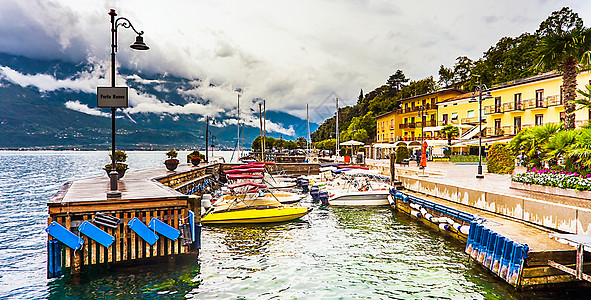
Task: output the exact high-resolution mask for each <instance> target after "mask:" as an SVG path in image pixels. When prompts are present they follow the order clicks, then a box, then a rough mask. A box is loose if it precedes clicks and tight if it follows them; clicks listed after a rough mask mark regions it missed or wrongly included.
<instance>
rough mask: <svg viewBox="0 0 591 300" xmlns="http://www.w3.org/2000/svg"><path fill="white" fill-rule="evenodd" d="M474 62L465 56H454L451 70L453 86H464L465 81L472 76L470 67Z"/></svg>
mask: <svg viewBox="0 0 591 300" xmlns="http://www.w3.org/2000/svg"><path fill="white" fill-rule="evenodd" d="M473 66H474V62H473V61H472V60H471V59H470V58H468V57H467V56H460V57H458V58H456V64H455V65H454V70H453V76H454V77H453V78H454V79H453V82H454V83H453V85H454V87H455V88H459V89H461V88H464V86H465V85H466V83H467V82H468V81H469V80H470V77H471V76H472V67H473Z"/></svg>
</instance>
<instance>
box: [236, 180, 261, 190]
mask: <svg viewBox="0 0 591 300" xmlns="http://www.w3.org/2000/svg"><path fill="white" fill-rule="evenodd" d="M242 186H254V187H259V188H264V187H267V186H266V185H264V184H260V183H254V182H252V181H244V182H237V183H233V184H230V185H228V188H230V189H235V188H238V187H242Z"/></svg>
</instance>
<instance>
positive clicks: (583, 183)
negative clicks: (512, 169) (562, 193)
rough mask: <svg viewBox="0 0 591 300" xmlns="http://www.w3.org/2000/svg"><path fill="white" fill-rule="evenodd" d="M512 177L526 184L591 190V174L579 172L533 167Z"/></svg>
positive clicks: (515, 180)
mask: <svg viewBox="0 0 591 300" xmlns="http://www.w3.org/2000/svg"><path fill="white" fill-rule="evenodd" d="M511 179H512V180H513V181H514V182H520V183H525V184H537V185H542V186H550V187H558V188H563V189H575V190H578V191H591V174H587V175H586V176H584V175H580V174H578V173H577V172H574V173H571V172H566V171H558V170H549V169H536V168H533V169H532V170H530V171H527V172H526V173H521V174H516V175H513V177H512V178H511Z"/></svg>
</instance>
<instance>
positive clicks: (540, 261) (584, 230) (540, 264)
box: [395, 168, 591, 288]
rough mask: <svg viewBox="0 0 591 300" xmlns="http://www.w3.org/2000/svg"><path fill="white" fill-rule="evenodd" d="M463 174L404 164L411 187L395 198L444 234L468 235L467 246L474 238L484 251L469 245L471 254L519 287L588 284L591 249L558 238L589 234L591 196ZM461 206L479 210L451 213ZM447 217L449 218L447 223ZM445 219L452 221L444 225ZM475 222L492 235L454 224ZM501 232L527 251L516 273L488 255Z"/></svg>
mask: <svg viewBox="0 0 591 300" xmlns="http://www.w3.org/2000/svg"><path fill="white" fill-rule="evenodd" d="M454 174H456V173H454ZM461 176H462V175H460V174H456V175H455V177H454V179H453V180H452V179H449V178H446V177H441V176H437V175H436V174H430V175H428V176H424V175H422V173H421V172H420V171H419V170H414V169H411V168H403V169H398V170H397V178H398V180H400V181H401V183H402V185H403V186H404V188H405V190H404V191H403V192H402V193H403V194H404V197H402V196H400V195H399V196H398V199H397V200H396V201H395V207H396V209H398V210H400V211H402V212H405V213H406V214H408V215H410V216H412V217H415V218H416V219H417V220H418V221H419V222H422V223H424V224H426V225H428V226H430V227H433V228H435V229H437V230H439V231H441V232H442V233H444V234H448V235H450V236H453V237H454V238H457V239H459V240H462V241H467V248H468V247H469V246H470V245H471V244H474V245H478V251H476V252H480V253H477V254H476V256H474V251H468V249H467V250H466V251H467V252H470V253H469V254H471V260H473V261H474V262H475V263H477V264H479V265H481V266H482V267H483V268H485V269H488V270H490V271H491V272H492V273H494V274H495V275H497V276H499V277H500V278H501V279H503V280H505V281H507V282H508V283H509V284H511V285H513V286H515V287H516V288H545V287H549V286H554V285H564V284H569V285H573V284H575V285H577V284H583V285H587V284H588V283H586V282H584V281H581V279H583V280H586V278H591V277H589V276H588V275H586V274H589V273H590V272H591V263H589V262H590V261H591V254H590V253H589V252H584V251H583V250H582V247H581V246H580V245H579V247H578V248H579V249H578V250H579V251H577V249H576V248H575V247H573V246H571V245H569V244H567V243H560V242H558V241H557V239H556V238H554V237H556V236H557V235H559V236H560V233H569V234H571V235H573V236H576V235H579V236H582V237H584V236H585V235H587V234H589V230H588V228H589V226H591V224H590V222H589V220H591V210H590V209H589V208H587V207H588V205H589V204H588V203H586V201H585V200H580V199H579V200H576V199H562V198H561V199H551V198H549V197H548V196H543V195H542V196H540V195H535V194H533V195H531V196H530V195H528V194H523V193H520V192H512V191H510V190H508V189H504V188H503V187H502V186H501V185H500V184H499V182H494V180H495V179H494V178H493V179H490V180H489V181H475V180H471V178H466V179H464V178H463V177H461ZM458 177H461V178H458ZM489 177H491V176H490V175H489ZM479 184H488V185H489V186H488V187H484V186H480V185H479ZM403 200H404V201H403ZM415 200H416V201H415ZM423 201H424V202H423ZM579 202H581V203H579ZM573 204H576V205H573ZM456 211H457V212H462V213H465V214H467V215H470V216H473V217H474V220H472V221H470V220H468V219H465V218H464V219H461V218H458V217H457V216H455V215H453V213H451V214H450V212H456ZM425 215H427V216H425ZM441 217H445V218H447V219H444V221H443V223H442V221H441ZM446 220H448V221H449V220H451V221H449V222H447V221H446ZM445 223H447V224H448V225H447V226H440V225H442V224H445ZM470 223H478V226H479V227H480V229H485V230H483V231H486V234H484V233H482V236H481V237H485V236H487V238H488V240H487V241H478V240H472V241H471V240H470V236H469V234H468V233H467V232H465V233H462V232H460V230H458V229H457V228H454V227H455V226H452V224H454V225H458V226H468V225H472V226H474V225H473V224H470ZM472 230H473V228H472V227H471V228H470V231H472ZM499 237H502V240H503V242H504V241H505V240H506V241H510V242H511V245H514V246H515V247H519V251H520V252H522V253H518V255H522V254H523V257H520V256H518V257H517V261H516V263H518V264H519V265H516V266H513V267H514V268H515V269H516V273H515V274H514V275H515V276H509V274H507V273H502V272H501V270H499V269H498V268H497V269H495V268H493V266H492V265H491V264H490V260H489V261H488V262H487V261H486V257H487V256H489V255H490V253H491V251H492V252H493V254H495V252H494V251H495V250H498V249H497V248H498V247H497V246H496V245H498V243H497V244H495V243H496V242H497V241H500V238H499ZM494 239H497V240H494ZM474 248H476V246H475V247H474ZM514 249H517V248H514ZM502 251H503V249H501V252H502ZM497 254H498V253H497ZM514 255H515V253H509V254H508V255H507V257H505V263H507V264H509V263H510V261H507V259H508V260H511V259H512V258H513V256H514Z"/></svg>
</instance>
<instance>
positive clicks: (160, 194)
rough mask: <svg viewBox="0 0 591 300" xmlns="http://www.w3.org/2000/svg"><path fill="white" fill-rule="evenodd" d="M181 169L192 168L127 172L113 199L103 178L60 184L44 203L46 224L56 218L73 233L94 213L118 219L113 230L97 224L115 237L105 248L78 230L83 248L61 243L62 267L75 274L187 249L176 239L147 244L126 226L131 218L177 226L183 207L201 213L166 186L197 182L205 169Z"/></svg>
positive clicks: (161, 238) (193, 201)
mask: <svg viewBox="0 0 591 300" xmlns="http://www.w3.org/2000/svg"><path fill="white" fill-rule="evenodd" d="M183 169H185V170H186V171H190V172H188V174H182V173H178V172H177V173H171V172H168V171H166V170H164V168H162V169H152V170H143V171H134V172H128V173H127V174H126V177H125V178H124V179H122V180H120V182H119V184H120V185H119V187H120V191H122V197H121V198H115V199H107V198H106V192H107V191H108V190H109V182H108V177H106V176H102V177H96V178H86V179H81V180H76V181H72V182H68V183H66V184H64V185H63V186H62V188H61V189H60V191H59V192H58V193H56V195H55V196H53V197H52V198H51V200H50V201H48V203H47V205H48V208H49V217H48V219H47V222H48V225H49V224H51V222H53V221H56V222H57V223H59V224H61V225H62V226H64V227H66V228H67V229H68V230H70V231H71V232H74V233H76V228H77V226H79V224H80V223H82V222H84V221H89V222H92V220H93V217H94V215H95V214H96V213H97V212H103V213H105V214H108V215H111V216H114V217H116V218H118V219H120V220H121V223H120V224H119V225H118V226H117V227H116V228H110V227H108V226H103V225H98V224H95V225H97V226H98V227H99V228H100V229H101V230H103V231H104V232H106V233H108V234H110V235H112V236H113V237H114V241H113V244H112V245H111V246H110V247H104V246H103V245H101V244H99V243H97V242H96V241H94V240H93V239H91V238H89V237H88V236H85V235H80V234H79V236H80V237H81V238H82V239H83V240H84V245H83V247H82V249H81V250H79V251H73V250H72V249H70V248H69V247H63V248H62V249H63V250H62V251H63V258H64V259H63V263H62V267H64V268H71V270H72V272H73V273H79V272H81V268H82V266H90V265H98V264H104V265H106V266H110V265H112V264H114V263H123V262H127V263H130V262H133V261H134V260H139V259H142V260H143V259H150V258H155V257H166V256H169V257H173V256H175V255H177V254H181V253H186V252H188V251H189V249H190V248H189V247H187V246H182V241H181V239H180V238H178V239H177V240H176V241H172V240H170V239H168V238H166V237H164V236H159V239H158V241H157V243H156V244H154V245H150V244H148V243H147V242H145V241H144V240H143V239H142V238H140V237H139V236H138V235H137V234H136V233H135V232H134V231H133V230H131V228H129V226H127V223H129V221H130V220H131V219H133V218H134V217H137V218H138V219H139V220H140V221H141V222H143V223H144V224H146V225H147V224H148V223H149V222H150V220H151V219H152V218H157V219H159V220H161V221H162V222H165V223H166V224H168V225H170V226H172V227H174V228H176V229H179V228H180V223H181V222H182V221H183V220H184V218H185V217H186V216H187V215H188V213H187V209H192V210H194V211H196V212H197V213H198V212H199V209H200V207H199V201H198V200H196V199H192V198H190V197H189V196H186V195H184V194H183V193H180V192H179V191H176V190H175V189H173V188H172V187H169V186H167V185H177V186H178V185H179V184H183V182H184V180H185V181H186V180H192V181H194V182H195V184H198V182H199V180H205V179H207V178H210V176H209V175H205V173H206V169H205V168H189V167H184V168H183V167H181V168H179V170H180V171H183ZM195 178H197V179H198V180H195ZM160 181H162V182H165V183H166V184H167V185H165V184H163V183H161V182H160ZM51 239H53V238H52V237H51V236H49V237H48V240H51Z"/></svg>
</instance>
